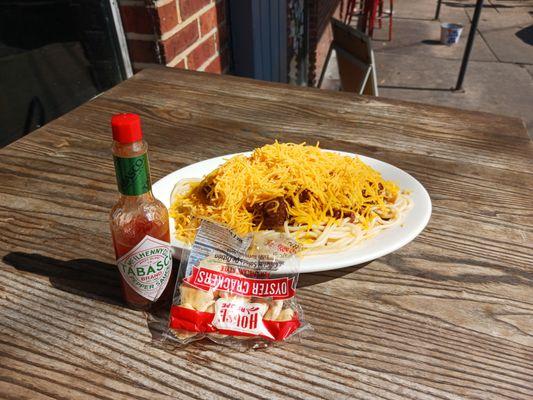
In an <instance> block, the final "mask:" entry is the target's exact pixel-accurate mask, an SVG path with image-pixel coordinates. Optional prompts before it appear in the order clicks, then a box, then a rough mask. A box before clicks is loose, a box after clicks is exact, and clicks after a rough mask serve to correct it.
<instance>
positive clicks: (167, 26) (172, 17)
mask: <svg viewBox="0 0 533 400" xmlns="http://www.w3.org/2000/svg"><path fill="white" fill-rule="evenodd" d="M155 11H156V18H157V22H158V25H159V33H160V34H163V33H165V32H168V31H170V30H171V29H172V28H174V27H175V26H176V25H177V24H178V6H177V5H176V2H175V1H171V2H170V3H168V4H165V5H164V6H161V7H158V8H156V9H155Z"/></svg>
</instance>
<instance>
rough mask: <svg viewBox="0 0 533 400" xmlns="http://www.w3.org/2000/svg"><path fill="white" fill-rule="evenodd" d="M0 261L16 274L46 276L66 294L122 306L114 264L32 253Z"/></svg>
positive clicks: (14, 255) (13, 254)
mask: <svg viewBox="0 0 533 400" xmlns="http://www.w3.org/2000/svg"><path fill="white" fill-rule="evenodd" d="M3 261H4V262H5V263H6V264H8V265H11V266H13V267H15V268H16V269H18V270H20V271H25V272H30V273H33V274H38V275H42V276H46V277H48V279H49V280H50V283H51V284H52V286H53V287H55V288H57V289H60V290H63V291H65V292H68V293H73V294H76V295H79V296H83V297H87V298H91V299H96V300H100V301H104V302H106V303H109V304H115V305H120V306H124V307H126V305H125V303H124V302H123V301H122V295H121V291H120V290H121V289H120V275H119V272H118V270H117V268H116V266H115V265H113V264H108V263H104V262H101V261H96V260H91V259H78V260H68V261H61V260H57V259H54V258H51V257H46V256H42V255H40V254H35V253H23V252H12V253H9V254H7V255H6V256H4V258H3Z"/></svg>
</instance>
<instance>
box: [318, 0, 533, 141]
mask: <svg viewBox="0 0 533 400" xmlns="http://www.w3.org/2000/svg"><path fill="white" fill-rule="evenodd" d="M474 5H475V0H470V1H458V0H453V1H452V0H443V2H442V8H441V13H440V21H435V20H433V16H434V14H435V7H436V0H397V1H396V2H395V5H394V6H395V14H394V28H393V40H392V41H391V42H388V41H386V38H387V27H386V25H387V24H386V23H385V24H384V27H383V28H382V29H381V30H377V31H376V32H375V35H374V40H373V47H374V52H375V56H376V64H377V76H378V85H379V88H380V96H383V97H390V98H397V99H405V100H410V101H417V102H421V103H431V104H438V105H443V106H449V107H456V108H460V109H466V110H477V111H486V112H492V113H496V114H504V115H510V116H516V117H520V118H522V120H523V121H524V124H525V125H526V127H527V128H528V132H529V134H530V136H531V137H532V138H533V0H524V1H520V0H486V1H485V7H484V8H483V12H482V14H481V18H480V22H479V26H478V32H477V35H476V39H475V42H474V43H475V44H474V47H473V50H472V54H471V57H470V63H469V66H468V70H467V73H466V77H465V81H464V84H463V87H464V89H465V90H464V92H454V91H452V90H450V89H451V88H452V87H454V86H455V84H456V81H457V76H458V73H459V67H460V64H461V59H462V57H463V52H464V46H465V44H466V39H467V36H468V31H469V29H470V20H471V18H472V14H473V10H474ZM387 7H388V2H387V1H386V0H385V8H387ZM442 22H453V23H460V24H463V25H464V26H465V29H464V30H463V34H462V36H461V40H460V43H459V44H457V45H455V46H444V45H441V44H440V43H439V38H440V24H441V23H442ZM353 25H355V21H354V22H353ZM326 76H327V78H328V80H327V81H326V82H325V84H324V85H323V87H324V86H325V87H328V88H331V89H334V88H335V87H336V85H338V72H337V69H336V62H335V61H333V62H331V63H330V66H329V68H328V72H327V74H326Z"/></svg>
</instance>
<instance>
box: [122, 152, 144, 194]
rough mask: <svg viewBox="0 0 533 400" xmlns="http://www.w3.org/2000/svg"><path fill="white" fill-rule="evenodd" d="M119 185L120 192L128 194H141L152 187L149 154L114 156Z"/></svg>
mask: <svg viewBox="0 0 533 400" xmlns="http://www.w3.org/2000/svg"><path fill="white" fill-rule="evenodd" d="M113 160H114V162H115V172H116V174H117V185H118V190H119V192H120V193H122V194H124V195H126V196H139V195H141V194H144V193H146V192H148V191H150V190H151V189H152V182H150V167H149V166H148V155H147V154H146V153H144V154H143V155H140V156H137V157H127V158H126V157H117V156H113Z"/></svg>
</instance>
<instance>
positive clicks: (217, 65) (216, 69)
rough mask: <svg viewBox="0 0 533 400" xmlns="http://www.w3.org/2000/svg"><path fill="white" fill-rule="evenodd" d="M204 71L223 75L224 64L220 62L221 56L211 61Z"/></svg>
mask: <svg viewBox="0 0 533 400" xmlns="http://www.w3.org/2000/svg"><path fill="white" fill-rule="evenodd" d="M204 71H205V72H211V73H213V74H221V73H222V62H221V60H220V56H217V58H215V59H214V60H213V61H211V62H210V63H209V65H208V66H207V67H205V69H204Z"/></svg>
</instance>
